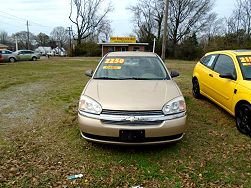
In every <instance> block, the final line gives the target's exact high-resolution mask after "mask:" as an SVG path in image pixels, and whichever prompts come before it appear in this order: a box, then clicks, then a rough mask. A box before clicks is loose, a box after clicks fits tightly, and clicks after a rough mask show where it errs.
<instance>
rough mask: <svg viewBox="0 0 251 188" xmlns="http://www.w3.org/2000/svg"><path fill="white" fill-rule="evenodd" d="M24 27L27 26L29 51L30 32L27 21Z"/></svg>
mask: <svg viewBox="0 0 251 188" xmlns="http://www.w3.org/2000/svg"><path fill="white" fill-rule="evenodd" d="M26 26H27V50H29V44H30V34H29V33H30V31H29V21H28V20H27V22H26Z"/></svg>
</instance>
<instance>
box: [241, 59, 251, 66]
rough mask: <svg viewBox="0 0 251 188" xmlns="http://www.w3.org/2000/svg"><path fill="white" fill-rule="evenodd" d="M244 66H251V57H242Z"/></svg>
mask: <svg viewBox="0 0 251 188" xmlns="http://www.w3.org/2000/svg"><path fill="white" fill-rule="evenodd" d="M240 62H241V63H242V65H243V66H251V57H240Z"/></svg>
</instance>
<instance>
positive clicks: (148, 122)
mask: <svg viewBox="0 0 251 188" xmlns="http://www.w3.org/2000/svg"><path fill="white" fill-rule="evenodd" d="M101 122H102V123H104V124H110V125H127V126H144V125H148V126H149V125H160V124H161V123H163V121H136V122H130V121H110V120H101Z"/></svg>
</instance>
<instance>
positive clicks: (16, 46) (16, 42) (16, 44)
mask: <svg viewBox="0 0 251 188" xmlns="http://www.w3.org/2000/svg"><path fill="white" fill-rule="evenodd" d="M15 41H16V51H17V50H18V42H17V37H16V36H15Z"/></svg>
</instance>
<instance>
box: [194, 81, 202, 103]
mask: <svg viewBox="0 0 251 188" xmlns="http://www.w3.org/2000/svg"><path fill="white" fill-rule="evenodd" d="M193 96H194V97H195V98H196V99H199V98H201V94H200V84H199V81H198V79H197V78H193Z"/></svg>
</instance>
